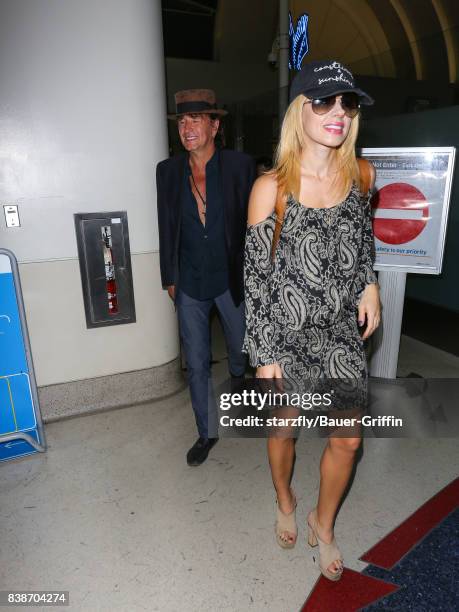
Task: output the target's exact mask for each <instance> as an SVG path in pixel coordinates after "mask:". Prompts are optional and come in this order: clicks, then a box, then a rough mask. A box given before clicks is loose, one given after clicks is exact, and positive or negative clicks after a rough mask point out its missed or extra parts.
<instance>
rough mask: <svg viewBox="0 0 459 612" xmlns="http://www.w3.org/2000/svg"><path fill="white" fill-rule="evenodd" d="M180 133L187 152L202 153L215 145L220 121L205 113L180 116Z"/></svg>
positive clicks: (178, 121)
mask: <svg viewBox="0 0 459 612" xmlns="http://www.w3.org/2000/svg"><path fill="white" fill-rule="evenodd" d="M177 126H178V132H179V136H180V140H181V141H182V145H183V146H184V147H185V149H186V150H187V151H201V150H204V149H206V148H207V147H208V146H209V145H210V144H213V141H214V139H215V136H216V134H217V131H218V126H219V121H218V119H215V120H214V121H212V119H211V118H210V117H209V115H207V114H205V113H196V114H194V113H193V114H190V115H180V117H178V119H177Z"/></svg>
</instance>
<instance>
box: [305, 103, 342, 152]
mask: <svg viewBox="0 0 459 612" xmlns="http://www.w3.org/2000/svg"><path fill="white" fill-rule="evenodd" d="M302 120H303V133H304V137H305V140H306V143H307V142H308V141H309V142H311V141H312V142H315V143H317V144H320V145H323V146H326V147H333V148H336V147H339V146H340V145H342V144H343V142H344V141H345V140H346V138H347V135H348V133H349V128H350V127H351V122H352V119H351V118H350V117H348V116H347V115H346V114H345V112H344V110H343V107H342V106H341V96H336V100H335V104H334V106H333V107H332V108H331V109H330V110H329V111H328V112H327V113H326V114H325V115H317V114H316V113H315V112H314V111H313V110H312V104H311V102H310V101H306V102H305V103H304V104H303V113H302Z"/></svg>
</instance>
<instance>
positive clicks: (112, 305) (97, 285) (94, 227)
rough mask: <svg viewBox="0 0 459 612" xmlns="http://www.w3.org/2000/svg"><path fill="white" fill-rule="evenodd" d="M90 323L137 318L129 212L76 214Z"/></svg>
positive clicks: (131, 320)
mask: <svg viewBox="0 0 459 612" xmlns="http://www.w3.org/2000/svg"><path fill="white" fill-rule="evenodd" d="M74 218H75V229H76V236H77V245H78V257H79V260H80V272H81V283H82V288H83V299H84V307H85V313H86V325H87V327H88V328H90V327H102V326H106V325H119V324H121V323H134V322H135V304H134V289H133V283H132V268H131V252H130V247H129V231H128V220H127V213H126V212H125V211H121V212H120V211H118V212H101V213H77V214H75V215H74Z"/></svg>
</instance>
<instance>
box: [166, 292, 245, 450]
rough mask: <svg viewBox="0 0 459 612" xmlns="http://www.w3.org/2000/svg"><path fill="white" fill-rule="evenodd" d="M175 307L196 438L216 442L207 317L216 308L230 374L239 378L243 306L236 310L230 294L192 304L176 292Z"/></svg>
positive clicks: (241, 360)
mask: <svg viewBox="0 0 459 612" xmlns="http://www.w3.org/2000/svg"><path fill="white" fill-rule="evenodd" d="M175 304H176V307H177V314H178V319H179V326H180V339H181V341H182V346H183V349H184V352H185V358H186V363H187V374H188V384H189V386H190V394H191V403H192V406H193V410H194V415H195V419H196V425H197V427H198V432H199V436H200V437H201V438H215V437H217V435H218V431H217V408H216V404H215V396H214V390H213V385H212V378H211V369H210V360H211V352H210V351H211V349H210V325H209V314H210V310H211V308H212V306H213V305H214V304H215V306H216V307H217V310H218V312H219V315H220V321H221V323H222V327H223V332H224V334H225V339H226V346H227V351H228V362H229V371H230V373H231V375H233V376H242V375H243V374H244V372H245V366H246V356H245V355H244V354H243V353H241V348H242V342H243V340H244V332H245V315H244V302H241V303H240V304H239V306H237V307H236V306H235V305H234V302H233V299H232V297H231V294H230V292H229V290H227V291H225V293H223V294H222V295H219V296H218V297H216V298H213V299H209V300H195V299H194V298H192V297H189V296H188V295H186V294H185V293H184V292H183V291H180V290H179V291H178V293H177V297H176V301H175Z"/></svg>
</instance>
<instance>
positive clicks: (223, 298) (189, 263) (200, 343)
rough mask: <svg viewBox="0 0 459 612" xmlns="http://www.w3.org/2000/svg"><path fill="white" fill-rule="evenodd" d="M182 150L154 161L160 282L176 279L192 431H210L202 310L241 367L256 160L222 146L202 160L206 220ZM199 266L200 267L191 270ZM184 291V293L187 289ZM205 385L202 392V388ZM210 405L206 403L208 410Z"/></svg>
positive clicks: (236, 372) (234, 367)
mask: <svg viewBox="0 0 459 612" xmlns="http://www.w3.org/2000/svg"><path fill="white" fill-rule="evenodd" d="M189 179H190V168H189V163H188V154H181V155H177V156H175V157H172V158H170V159H167V160H164V161H162V162H160V163H159V164H158V166H157V170H156V186H157V194H158V228H159V245H160V269H161V282H162V285H163V287H164V288H166V287H169V286H175V288H176V296H175V304H176V308H177V313H178V318H179V324H180V334H181V338H182V343H183V347H184V352H185V357H186V361H187V366H188V378H189V383H190V392H191V398H192V405H193V409H194V411H195V415H196V422H197V425H198V431H199V436H200V437H201V438H208V437H214V435H212V434H215V431H214V430H213V428H209V427H208V423H207V420H208V417H207V415H208V414H210V415H211V416H212V417H214V416H215V412H216V411H215V409H214V408H215V399H214V396H213V393H212V385H211V382H210V380H211V379H210V363H209V362H210V350H211V349H210V331H209V313H210V309H211V307H212V306H213V305H214V304H215V305H216V307H217V309H218V310H219V313H220V318H221V320H222V323H223V329H224V332H225V336H226V341H227V347H228V359H229V371H230V373H231V374H232V375H233V376H240V375H242V374H243V373H244V369H245V361H246V357H245V356H244V355H243V354H242V353H241V349H242V343H243V336H244V327H245V318H244V301H243V300H244V279H243V257H244V242H245V233H246V228H247V205H248V201H249V195H250V191H251V188H252V185H253V182H254V180H255V164H254V162H253V160H252V159H251V158H250V157H249V156H248V155H246V154H244V153H238V152H235V151H230V150H226V149H224V150H221V151H219V152H218V154H217V155H214V157H213V158H212V159H211V160H209V162H208V164H207V166H206V193H207V194H208V198H207V199H208V206H207V212H206V226H205V227H206V228H208V229H209V232H207V230H206V229H205V228H203V226H202V224H201V222H200V219H199V215H198V213H197V204H196V201H195V200H194V199H193V198H194V196H193V195H192V194H191V188H190V180H189ZM198 268H199V272H198V273H196V270H197V269H198ZM190 296H191V297H190ZM205 391H206V392H205ZM209 408H210V410H209Z"/></svg>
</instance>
